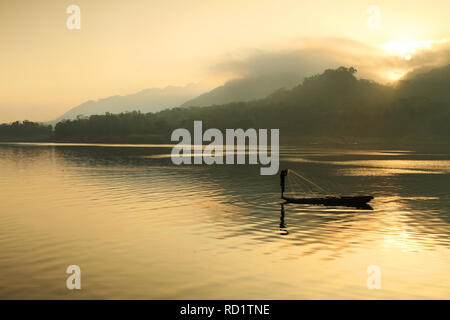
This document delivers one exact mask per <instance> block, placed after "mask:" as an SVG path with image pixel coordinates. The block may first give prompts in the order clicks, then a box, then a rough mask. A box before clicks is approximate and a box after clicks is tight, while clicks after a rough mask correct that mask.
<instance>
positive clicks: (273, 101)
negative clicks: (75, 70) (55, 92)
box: [55, 66, 450, 143]
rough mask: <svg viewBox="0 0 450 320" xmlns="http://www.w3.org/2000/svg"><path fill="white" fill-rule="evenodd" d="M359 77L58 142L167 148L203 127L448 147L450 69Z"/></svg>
mask: <svg viewBox="0 0 450 320" xmlns="http://www.w3.org/2000/svg"><path fill="white" fill-rule="evenodd" d="M356 74H357V70H355V69H354V68H352V67H349V68H346V67H339V68H337V69H327V70H325V71H324V72H323V73H321V74H318V75H315V76H312V77H307V78H306V79H305V80H304V81H303V83H301V84H299V85H297V86H296V87H294V88H292V89H281V90H278V91H276V92H274V93H273V94H271V95H269V96H268V97H266V98H264V99H258V100H253V101H248V102H233V103H229V104H223V105H215V106H209V107H191V108H174V109H170V110H164V111H160V112H157V113H148V114H138V113H128V114H120V115H107V116H93V117H91V118H90V119H79V120H75V121H68V122H60V123H58V124H57V125H56V128H55V134H56V137H57V138H60V139H71V140H77V139H81V140H82V141H92V140H93V139H94V140H95V139H99V140H101V141H110V140H114V141H115V139H116V140H121V141H123V140H124V138H125V140H126V137H134V138H136V137H140V139H141V138H142V140H145V139H150V136H153V137H154V136H155V135H159V136H160V137H164V138H163V139H162V140H164V141H165V142H168V141H169V139H170V138H169V137H170V133H171V132H172V131H173V130H174V129H176V128H180V127H181V128H187V129H192V126H193V122H194V121H195V120H202V121H203V128H204V129H206V128H218V129H222V130H223V129H225V128H244V129H245V128H279V129H280V135H281V139H282V141H287V140H289V141H292V142H314V141H328V142H333V143H334V142H338V141H362V140H365V139H368V140H370V141H375V142H387V141H390V140H392V139H401V140H406V141H409V142H416V141H419V140H420V141H424V140H426V141H448V138H449V137H450V127H449V126H448V123H449V122H450V103H449V101H450V100H449V94H448V92H447V91H446V88H449V87H450V66H446V67H441V68H436V69H432V70H430V71H423V72H415V73H412V74H410V75H409V76H408V77H406V78H405V80H402V81H400V82H399V83H398V84H396V85H383V84H379V83H377V82H374V81H371V80H365V79H358V78H357V77H356ZM145 137H147V138H145ZM134 138H133V139H134ZM102 139H104V140H102ZM286 139H287V140H286Z"/></svg>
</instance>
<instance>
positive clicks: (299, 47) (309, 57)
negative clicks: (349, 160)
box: [210, 38, 450, 83]
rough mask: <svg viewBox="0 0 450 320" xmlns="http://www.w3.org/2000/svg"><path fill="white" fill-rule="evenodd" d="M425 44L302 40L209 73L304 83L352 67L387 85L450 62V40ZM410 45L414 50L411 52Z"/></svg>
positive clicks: (226, 61)
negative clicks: (293, 80) (389, 48)
mask: <svg viewBox="0 0 450 320" xmlns="http://www.w3.org/2000/svg"><path fill="white" fill-rule="evenodd" d="M422 43H423V45H421V44H420V43H416V44H415V43H412V44H411V43H397V44H392V43H391V44H390V45H391V46H393V48H394V50H393V51H392V50H391V51H390V50H387V49H386V44H385V45H379V46H370V45H367V44H365V43H362V42H358V41H353V40H350V39H342V38H327V39H319V40H317V39H315V40H312V39H299V40H298V41H296V43H295V44H294V45H291V46H289V47H285V48H279V49H255V50H247V51H246V52H240V53H239V54H237V55H233V56H228V57H225V58H223V59H221V60H220V61H218V62H217V63H215V64H213V65H212V66H211V68H210V71H211V72H212V73H214V74H228V75H232V76H233V77H241V78H253V77H268V76H271V77H275V76H276V77H295V78H298V79H299V81H301V80H302V79H303V78H305V77H308V76H311V75H314V74H318V73H321V72H323V71H324V70H325V69H329V68H337V67H339V66H347V67H350V66H353V67H355V68H356V69H357V70H358V77H361V78H366V79H371V80H375V81H378V82H381V83H387V82H393V81H395V80H398V79H399V78H401V77H402V76H404V75H405V74H407V73H408V72H410V71H412V70H415V69H418V68H429V67H436V66H442V65H446V64H448V63H450V41H448V40H446V39H443V40H438V41H424V42H422ZM402 46H403V47H402ZM408 46H409V47H411V48H413V50H410V51H412V52H409V51H408ZM395 48H397V49H395ZM402 48H404V49H405V50H406V51H405V50H402ZM406 54H410V57H408V58H410V59H409V60H407V59H405V56H406Z"/></svg>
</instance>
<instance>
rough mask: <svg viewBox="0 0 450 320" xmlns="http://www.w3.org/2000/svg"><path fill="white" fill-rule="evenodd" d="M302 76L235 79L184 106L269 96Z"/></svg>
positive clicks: (202, 105) (249, 99)
mask: <svg viewBox="0 0 450 320" xmlns="http://www.w3.org/2000/svg"><path fill="white" fill-rule="evenodd" d="M300 81H301V78H299V77H298V76H294V75H270V76H259V77H255V76H254V77H246V78H240V79H233V80H230V81H228V82H226V83H225V84H224V85H222V86H219V87H217V88H215V89H213V90H211V91H209V92H206V93H204V94H202V95H200V96H198V97H196V98H194V99H191V100H189V101H186V102H185V103H183V104H182V105H181V106H182V107H204V106H212V105H221V104H226V103H231V102H240V101H251V100H257V99H262V98H265V97H267V96H268V95H270V94H272V93H273V92H275V91H276V90H278V89H281V88H290V87H293V86H294V85H296V84H298V83H299V82H300Z"/></svg>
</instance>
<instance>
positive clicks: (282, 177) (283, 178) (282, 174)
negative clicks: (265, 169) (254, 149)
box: [280, 169, 288, 198]
mask: <svg viewBox="0 0 450 320" xmlns="http://www.w3.org/2000/svg"><path fill="white" fill-rule="evenodd" d="M287 174H288V169H284V170H281V172H280V185H281V198H283V193H284V189H285V187H286V176H287Z"/></svg>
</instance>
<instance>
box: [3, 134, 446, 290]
mask: <svg viewBox="0 0 450 320" xmlns="http://www.w3.org/2000/svg"><path fill="white" fill-rule="evenodd" d="M170 151H171V147H170V146H168V145H95V144H91V145H89V144H53V143H48V144H45V143H35V144H7V143H4V144H0V298H2V299H24V298H25V299H29V298H33V299H36V298H37V299H353V298H356V299H407V298H408V299H409V298H412V299H422V298H425V299H430V298H437V299H448V298H450V271H449V270H450V237H449V236H450V228H449V224H450V196H449V189H450V148H449V147H438V146H421V147H417V146H415V147H402V148H386V147H384V148H377V147H372V148H367V147H366V148H362V147H360V146H357V145H354V146H346V147H344V146H342V147H340V146H334V147H323V146H308V147H293V146H291V147H290V146H285V147H281V149H280V153H281V154H280V161H281V166H280V168H286V167H288V168H292V169H293V170H295V171H296V172H300V173H302V174H303V175H305V176H306V177H308V178H309V179H312V180H314V182H316V183H317V184H318V185H320V186H322V187H324V188H326V189H327V190H330V191H331V192H333V193H338V194H369V195H373V196H375V199H374V200H373V201H372V202H371V203H370V204H371V206H372V207H373V210H359V209H354V208H346V207H322V206H312V205H295V204H287V205H283V206H282V205H281V203H282V202H281V201H280V190H279V189H280V186H279V177H278V176H261V175H260V174H259V169H260V166H259V165H212V166H208V165H191V166H187V165H182V166H174V165H172V163H171V161H170V158H169V157H168V155H169V154H170ZM69 265H78V266H80V268H81V279H82V280H81V283H82V289H81V290H68V289H67V288H66V279H67V277H68V274H66V273H65V272H66V268H67V267H68V266H69ZM371 265H375V266H378V267H379V270H380V271H381V274H380V275H381V277H380V279H381V288H380V289H378V290H369V289H368V287H367V285H366V282H367V279H368V277H369V276H370V274H368V273H367V269H368V267H369V266H371Z"/></svg>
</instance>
